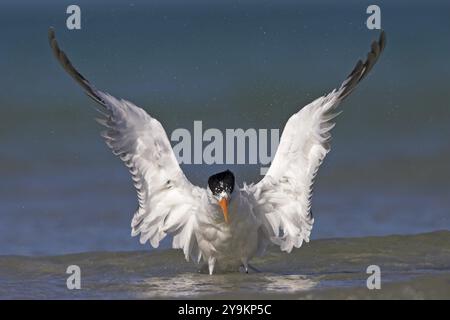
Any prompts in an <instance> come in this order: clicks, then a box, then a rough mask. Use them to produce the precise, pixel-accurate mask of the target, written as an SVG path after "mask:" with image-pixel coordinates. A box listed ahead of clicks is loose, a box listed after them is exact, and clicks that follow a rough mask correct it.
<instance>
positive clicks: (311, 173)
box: [251, 32, 386, 252]
mask: <svg viewBox="0 0 450 320" xmlns="http://www.w3.org/2000/svg"><path fill="white" fill-rule="evenodd" d="M385 44H386V38H385V34H384V32H381V35H380V38H379V40H378V41H374V42H373V43H372V47H371V51H370V52H369V53H368V55H367V59H366V61H364V62H362V61H361V60H359V61H358V63H357V64H356V66H355V68H354V69H353V71H352V72H351V73H350V75H349V76H348V77H347V79H346V80H345V81H344V82H343V83H342V85H341V86H340V87H339V88H338V89H335V90H333V91H332V92H331V93H329V94H327V95H325V96H322V97H320V98H318V99H316V100H314V101H313V102H311V103H310V104H308V105H307V106H305V107H303V108H302V109H301V110H300V111H299V112H297V113H296V114H294V115H293V116H291V117H290V119H289V120H288V122H287V123H286V126H285V128H284V131H283V134H282V136H281V140H280V144H279V146H278V150H277V152H276V154H275V157H274V159H273V161H272V164H271V166H270V168H269V170H268V171H267V173H266V176H265V177H264V178H263V179H262V180H261V181H260V182H259V183H258V184H256V185H254V186H253V187H251V188H252V189H251V191H252V192H253V193H254V196H255V199H256V202H257V205H256V212H257V213H258V214H259V217H260V218H261V220H262V223H263V225H264V226H265V232H266V236H267V237H268V238H269V239H270V240H271V241H272V242H274V243H276V244H278V245H280V248H281V250H283V251H287V252H290V251H291V250H292V248H293V247H296V248H298V247H300V246H301V245H302V243H303V241H306V242H308V241H309V235H310V233H311V229H312V225H313V222H314V219H313V217H312V213H311V197H312V186H313V183H314V178H315V176H316V173H317V170H318V168H319V166H320V164H321V163H322V161H323V159H324V157H325V155H326V154H327V153H328V151H329V150H330V147H329V145H328V141H329V139H330V130H331V129H332V128H333V127H334V123H333V122H332V120H333V118H335V117H336V116H337V115H338V113H336V107H337V106H338V105H339V103H340V102H341V101H342V100H343V99H345V98H346V97H347V96H348V95H349V94H350V93H351V92H352V91H353V90H354V89H355V87H356V85H357V84H358V83H359V82H360V81H361V80H362V79H363V78H364V77H365V76H366V75H367V74H368V72H369V71H370V70H371V69H372V67H373V66H374V64H375V63H376V62H377V60H378V58H379V56H380V54H381V52H382V51H383V49H384V47H385ZM280 233H281V234H280Z"/></svg>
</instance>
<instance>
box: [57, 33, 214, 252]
mask: <svg viewBox="0 0 450 320" xmlns="http://www.w3.org/2000/svg"><path fill="white" fill-rule="evenodd" d="M49 41H50V46H51V48H52V50H53V53H54V55H55V57H56V58H57V59H58V61H59V62H60V64H61V65H62V66H63V68H64V69H65V70H66V71H67V72H68V73H69V74H70V75H71V76H72V77H73V78H74V79H75V81H77V82H78V83H79V84H80V85H81V86H82V87H83V88H84V90H85V91H86V93H87V94H88V95H89V96H90V97H91V98H92V99H94V100H95V101H96V102H98V103H99V104H100V105H101V106H102V107H103V108H102V110H100V111H101V113H102V114H103V115H104V117H103V118H102V119H97V121H98V122H99V123H100V124H102V125H103V126H105V127H106V130H105V131H103V133H102V136H103V138H104V139H105V141H106V144H107V145H108V146H109V147H110V148H111V149H112V152H113V153H114V154H115V155H117V156H119V157H120V159H121V160H122V161H123V162H124V163H125V165H126V166H127V167H128V169H129V170H130V173H131V175H132V177H133V181H134V186H135V187H136V190H137V195H138V200H139V207H138V209H137V210H136V213H135V214H134V217H133V220H132V222H131V228H132V235H133V236H136V235H138V234H140V235H141V236H140V242H141V243H145V242H147V241H149V242H150V244H151V245H152V246H153V247H157V246H158V245H159V242H160V241H161V240H162V239H163V238H164V237H165V236H166V235H167V234H171V235H173V247H174V248H180V249H183V251H184V254H185V256H186V259H189V257H190V256H192V257H195V259H197V255H198V247H197V239H196V237H195V230H196V227H197V220H196V215H197V214H198V212H199V211H201V210H202V205H203V204H205V203H206V202H205V201H206V190H204V189H201V188H199V187H196V186H193V185H192V184H191V183H190V182H189V181H188V179H187V178H186V176H185V175H184V174H183V172H182V170H181V168H180V166H179V165H178V162H177V159H176V157H175V154H174V152H173V150H172V147H171V145H170V141H169V139H168V138H167V135H166V132H165V131H164V129H163V127H162V125H161V123H160V122H159V121H158V120H156V119H154V118H152V117H151V116H150V115H148V114H147V113H146V112H145V111H144V110H143V109H141V108H139V107H137V106H135V105H134V104H133V103H131V102H129V101H126V100H123V99H120V100H119V99H116V98H115V97H113V96H111V95H109V94H108V93H104V92H102V91H99V90H97V89H96V88H95V87H94V86H93V85H91V84H90V83H89V81H88V80H87V79H86V78H84V77H83V76H82V75H81V74H80V73H79V72H78V71H77V70H76V69H75V67H74V66H73V65H72V63H71V62H70V61H69V59H68V58H67V56H66V54H65V53H64V52H63V51H62V50H61V49H60V48H59V46H58V43H57V41H56V38H55V32H54V30H53V29H50V30H49Z"/></svg>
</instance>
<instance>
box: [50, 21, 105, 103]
mask: <svg viewBox="0 0 450 320" xmlns="http://www.w3.org/2000/svg"><path fill="white" fill-rule="evenodd" d="M48 42H49V45H50V48H51V49H52V52H53V54H54V56H55V58H56V59H57V60H58V62H59V64H60V65H61V66H62V67H63V68H64V70H66V72H67V73H68V74H69V75H70V76H71V77H72V78H73V79H75V81H76V82H78V84H79V85H80V86H82V87H83V89H84V90H85V91H86V94H87V95H88V96H89V97H91V98H93V99H94V100H95V101H96V102H98V103H100V104H102V105H104V102H103V101H102V99H101V98H100V97H99V96H98V94H97V92H96V89H95V87H94V86H92V85H91V84H90V82H89V81H88V80H87V79H86V78H85V77H84V76H83V75H82V74H81V73H79V72H78V70H77V69H75V67H74V66H73V64H72V63H71V62H70V60H69V58H68V57H67V55H66V53H65V52H64V51H63V50H61V49H60V47H59V45H58V41H57V40H56V33H55V29H54V28H53V27H50V28H49V29H48Z"/></svg>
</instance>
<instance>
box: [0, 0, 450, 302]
mask: <svg viewBox="0 0 450 320" xmlns="http://www.w3.org/2000/svg"><path fill="white" fill-rule="evenodd" d="M69 4H71V3H69V2H68V1H42V2H39V4H37V3H35V2H32V1H19V2H15V1H14V2H13V1H3V2H2V4H0V8H1V10H0V40H1V47H2V50H0V68H1V70H2V77H1V78H0V88H1V89H0V119H1V121H0V144H1V147H2V150H1V152H0V178H1V183H0V283H1V286H0V297H1V298H18V297H24V298H38V297H41V298H60V297H62V298H72V297H75V298H102V297H107V298H123V297H126V298H153V297H175V298H179V297H190V296H192V297H203V296H206V297H215V296H221V297H227V296H230V295H233V294H234V292H236V293H237V294H238V295H239V297H242V298H245V297H257V296H258V295H259V293H258V292H260V293H261V292H262V293H261V294H262V295H265V294H267V295H268V296H269V297H275V296H276V297H284V296H287V297H289V298H321V297H323V298H333V297H334V298H338V297H355V298H359V297H361V298H372V297H399V298H430V297H446V298H449V297H450V294H449V292H448V289H447V288H448V286H447V285H448V284H449V273H448V271H449V268H448V266H449V264H450V259H449V247H448V245H449V243H450V242H449V236H448V232H447V231H442V232H435V231H437V230H450V197H449V195H450V167H449V163H450V143H449V137H450V126H449V125H448V123H449V119H450V108H449V105H450V92H449V90H448V83H450V64H449V63H448V56H449V53H450V41H449V38H448V36H446V35H448V34H449V32H450V19H448V12H449V9H450V7H449V4H448V2H445V1H430V2H427V3H420V2H414V1H413V2H411V1H395V2H392V1H380V2H379V5H380V6H381V8H382V27H383V29H384V30H385V31H386V34H387V39H388V40H387V41H388V44H387V47H386V51H385V52H384V53H383V55H382V57H381V59H380V61H379V62H378V64H377V65H376V66H375V67H374V69H373V71H372V72H371V74H370V75H369V76H368V77H367V78H366V79H365V80H364V81H363V82H362V83H361V84H360V86H359V88H358V89H357V90H356V91H355V92H354V93H353V94H352V95H351V97H349V98H348V99H347V100H346V101H345V102H344V103H343V104H342V105H341V108H342V110H343V111H344V112H343V113H342V114H341V115H340V116H339V118H338V119H337V126H336V127H335V128H334V129H333V140H332V151H331V153H330V154H329V155H328V156H327V158H326V160H325V162H324V164H323V165H322V167H321V169H320V171H319V174H318V177H317V179H316V184H315V188H314V196H313V211H314V213H315V225H314V229H313V232H312V242H311V244H310V245H308V246H306V247H305V248H302V249H300V250H296V251H294V253H293V254H291V255H289V256H287V255H284V254H281V253H277V252H276V251H271V254H270V255H269V256H268V257H267V258H263V259H262V260H260V261H258V262H257V263H255V265H258V267H259V268H260V269H261V270H262V271H263V272H262V273H258V274H250V275H242V274H239V273H237V274H226V275H219V276H217V277H213V278H210V277H205V276H204V275H201V274H197V273H196V267H195V266H193V265H190V264H186V263H184V262H183V261H182V254H181V253H180V252H176V251H172V250H167V249H168V248H169V247H170V239H167V241H165V242H164V243H163V244H162V245H161V248H160V249H158V250H154V249H152V248H150V246H148V245H146V246H141V245H140V244H139V241H138V239H136V238H131V236H130V227H129V226H130V221H131V217H132V214H133V212H134V210H135V208H136V206H137V199H136V195H135V192H134V189H133V187H132V183H131V179H130V176H129V174H128V172H127V170H126V168H125V167H124V166H123V165H122V163H121V162H120V160H119V159H117V158H115V157H113V156H112V155H111V153H110V151H109V150H108V148H107V147H106V146H105V144H104V143H103V141H102V140H101V138H100V136H99V134H98V133H99V127H98V125H96V123H95V122H94V121H93V118H94V117H95V116H96V113H95V111H94V108H93V107H94V104H93V102H92V101H91V100H90V99H88V98H87V97H86V96H85V95H84V94H83V93H82V91H81V90H80V88H78V87H77V86H76V84H74V83H73V81H72V79H70V78H69V77H68V76H67V75H66V74H65V73H64V72H63V70H61V68H60V66H59V65H57V63H56V61H54V58H53V56H52V54H51V52H50V50H49V47H48V43H47V30H48V27H49V26H53V27H55V29H56V32H57V37H58V39H59V42H60V44H61V46H62V48H63V49H64V50H65V51H66V52H67V53H68V54H69V56H70V57H71V59H72V61H73V62H74V64H75V65H76V66H77V67H78V68H79V69H80V71H81V72H82V73H83V74H84V75H85V76H86V77H87V78H88V79H90V80H91V81H92V82H93V83H94V84H95V85H96V86H97V87H98V88H100V89H103V90H106V91H108V92H110V93H112V94H114V95H116V96H118V97H123V98H126V99H128V100H131V101H133V102H134V103H136V104H137V105H139V106H142V107H143V108H144V109H146V110H147V111H148V112H149V113H150V114H151V115H152V116H154V117H156V118H158V119H159V120H160V121H161V122H162V123H163V125H164V127H165V129H166V131H167V132H168V133H169V135H170V133H171V132H173V131H174V130H176V129H177V128H187V129H188V130H192V128H193V122H194V121H195V120H201V121H202V122H203V128H204V129H207V128H218V129H220V130H225V129H227V128H232V129H234V128H243V129H248V128H255V129H282V127H283V125H284V123H285V121H286V120H287V119H288V118H289V116H290V115H291V114H292V113H294V112H296V111H297V110H298V109H299V108H301V107H302V106H303V105H305V104H307V103H308V102H310V101H312V100H313V99H315V98H316V97H318V96H320V95H322V94H325V93H327V92H329V91H331V90H332V89H333V88H334V87H336V86H338V85H339V84H340V82H341V81H342V80H343V79H344V77H345V76H346V75H347V74H348V72H349V71H350V70H351V69H352V67H353V66H354V64H355V63H356V61H357V59H359V58H362V57H363V56H364V55H365V54H366V52H367V51H368V50H369V45H370V42H371V41H372V40H373V39H375V38H376V37H377V36H378V32H377V31H370V30H368V29H367V28H366V27H365V20H366V18H367V14H366V13H365V11H366V8H367V6H368V5H369V4H371V3H369V2H366V1H345V2H343V3H339V4H335V3H334V2H332V1H318V2H312V1H280V2H279V1H277V2H275V1H258V2H252V1H226V2H225V1H219V2H217V3H215V4H210V3H208V2H206V1H188V2H184V1H152V2H144V1H112V2H111V1H108V2H106V1H99V2H95V4H94V3H92V2H89V1H79V2H78V4H79V5H80V7H81V10H82V29H81V30H77V31H69V30H67V29H66V27H65V19H66V16H67V15H66V14H65V10H66V7H67V6H68V5H69ZM182 168H183V170H184V171H185V172H186V175H187V176H188V178H189V179H191V181H192V182H193V183H195V184H198V185H202V186H203V185H205V184H206V180H207V177H208V176H209V175H211V174H213V173H215V172H218V171H220V170H223V169H224V168H230V169H231V170H233V171H234V172H235V174H236V176H237V179H238V182H239V184H242V183H243V182H244V181H245V182H247V183H250V182H256V181H258V180H259V179H261V176H260V175H259V170H260V165H205V164H202V165H189V164H186V165H182ZM393 234H395V235H399V236H391V235H393ZM417 234H419V235H417ZM372 236H377V238H372ZM354 237H357V238H354ZM329 238H333V239H336V240H329ZM327 239H328V240H327ZM381 244H384V246H381ZM142 250H143V251H142ZM76 261H78V263H76ZM73 263H74V264H80V265H83V266H85V267H83V268H82V270H83V273H84V274H86V277H83V279H84V280H83V283H84V285H83V286H84V288H85V289H84V290H81V291H80V292H72V291H70V292H69V291H67V289H65V278H66V276H67V275H66V274H65V269H66V267H67V265H68V264H73ZM369 264H378V265H383V266H382V270H385V271H383V274H385V275H384V276H383V277H385V279H386V280H387V281H388V283H386V285H384V283H383V290H381V291H377V292H373V291H368V290H367V289H365V287H364V285H365V284H364V283H365V280H364V279H366V278H367V275H366V274H365V268H366V267H367V265H369ZM384 272H386V273H384ZM383 279H384V278H383ZM186 283H191V284H192V285H190V286H186ZM240 283H243V284H242V287H240V286H239V284H240ZM303 285H304V286H305V287H307V288H306V289H305V290H298V289H300V287H301V286H303ZM189 287H190V289H189ZM197 287H198V288H197ZM215 287H217V290H216V289H215ZM202 288H203V289H202ZM289 288H291V289H292V290H291V291H290V289H289ZM164 290H166V291H164ZM202 290H204V291H202ZM175 291H176V292H178V294H175V293H174V292H175ZM257 293H258V294H257Z"/></svg>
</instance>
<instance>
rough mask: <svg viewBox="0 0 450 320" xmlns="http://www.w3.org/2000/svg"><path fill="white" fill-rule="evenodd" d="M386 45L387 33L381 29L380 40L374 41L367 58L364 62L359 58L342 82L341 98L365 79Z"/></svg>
mask: <svg viewBox="0 0 450 320" xmlns="http://www.w3.org/2000/svg"><path fill="white" fill-rule="evenodd" d="M385 47H386V33H385V32H384V30H382V31H381V33H380V36H379V38H378V40H375V41H373V42H372V44H371V46H370V52H369V53H368V54H367V57H366V60H365V61H364V62H362V61H361V60H358V62H357V63H356V66H355V67H354V68H353V70H352V72H350V74H349V75H348V77H347V79H346V80H345V81H344V83H343V84H342V86H341V88H340V90H342V92H341V94H340V95H339V98H340V99H344V98H346V97H347V96H348V95H349V94H350V93H351V92H352V91H353V90H354V89H355V87H356V85H357V84H358V83H359V82H360V81H361V80H362V79H364V78H365V77H366V76H367V74H368V73H369V72H370V70H371V69H372V67H373V66H374V65H375V63H376V62H377V61H378V58H379V57H380V55H381V53H382V52H383V51H384V48H385Z"/></svg>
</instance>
